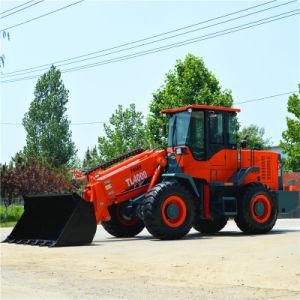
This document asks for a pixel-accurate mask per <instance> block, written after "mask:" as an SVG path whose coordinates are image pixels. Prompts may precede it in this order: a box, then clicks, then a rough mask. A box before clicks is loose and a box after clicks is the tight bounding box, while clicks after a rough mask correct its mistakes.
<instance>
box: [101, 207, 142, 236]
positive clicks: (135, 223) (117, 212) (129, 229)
mask: <svg viewBox="0 0 300 300" xmlns="http://www.w3.org/2000/svg"><path fill="white" fill-rule="evenodd" d="M108 210H109V213H110V216H111V220H110V221H107V222H101V225H102V226H103V228H104V229H105V230H106V231H107V232H108V233H109V234H111V235H113V236H115V237H133V236H135V235H137V234H139V233H140V232H141V231H142V230H143V229H144V223H143V221H141V220H140V219H139V218H138V217H136V216H129V215H128V214H127V213H126V205H124V204H116V205H112V206H110V207H109V208H108Z"/></svg>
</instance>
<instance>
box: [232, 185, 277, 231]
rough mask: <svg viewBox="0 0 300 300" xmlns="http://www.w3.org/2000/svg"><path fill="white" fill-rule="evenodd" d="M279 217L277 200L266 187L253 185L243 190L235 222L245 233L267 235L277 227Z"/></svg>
mask: <svg viewBox="0 0 300 300" xmlns="http://www.w3.org/2000/svg"><path fill="white" fill-rule="evenodd" d="M277 215H278V204H277V201H276V198H275V197H274V195H273V194H272V193H271V192H270V191H269V190H268V189H267V188H266V186H264V185H262V184H260V183H251V184H249V185H248V186H246V187H245V188H244V189H243V190H242V192H241V196H240V199H239V202H238V215H237V216H236V217H235V222H236V224H237V226H238V227H239V228H240V229H241V230H242V231H243V232H245V233H249V234H260V233H267V232H269V231H270V230H271V229H272V228H273V226H274V225H275V222H276V220H277Z"/></svg>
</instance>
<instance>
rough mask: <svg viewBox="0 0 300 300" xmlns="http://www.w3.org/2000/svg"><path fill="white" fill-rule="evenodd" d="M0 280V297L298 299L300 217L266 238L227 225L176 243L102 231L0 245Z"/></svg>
mask: <svg viewBox="0 0 300 300" xmlns="http://www.w3.org/2000/svg"><path fill="white" fill-rule="evenodd" d="M10 230H11V229H1V237H2V239H3V238H4V237H5V236H6V235H7V234H8V233H9V232H10ZM1 277H2V278H1V279H2V280H1V298H2V299H29V298H30V299H40V298H42V297H44V298H45V299H78V298H81V299H95V298H98V299H99V298H101V299H153V298H154V297H155V298H156V299H174V298H175V299H176V298H178V299H273V298H274V299H275V298H276V299H300V219H281V220H278V222H277V224H276V226H275V228H274V230H273V231H272V232H271V233H269V234H267V235H255V236H246V235H243V234H241V233H240V232H239V230H238V228H237V227H236V226H235V224H234V222H232V221H230V222H229V223H228V225H227V226H226V227H225V228H224V229H223V230H222V231H221V232H220V233H219V234H217V235H214V236H202V235H201V234H199V233H197V232H195V231H191V233H190V234H189V235H188V236H187V237H186V238H185V239H183V240H178V241H157V240H155V239H153V238H152V237H151V236H150V235H149V234H148V233H147V231H143V232H142V233H141V234H140V235H138V236H137V237H136V238H132V239H116V238H112V237H111V236H109V235H108V234H107V233H105V231H104V230H103V229H102V227H101V226H99V227H98V231H97V234H96V236H95V239H94V243H93V244H92V245H91V246H85V247H67V248H46V247H33V246H24V245H13V244H1Z"/></svg>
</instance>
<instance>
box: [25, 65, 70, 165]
mask: <svg viewBox="0 0 300 300" xmlns="http://www.w3.org/2000/svg"><path fill="white" fill-rule="evenodd" d="M68 94H69V91H68V90H67V89H66V88H65V86H64V84H63V81H62V79H61V73H60V71H59V70H58V69H56V68H55V67H54V66H51V68H50V70H49V71H48V72H47V73H45V74H43V75H42V76H41V77H40V78H39V80H38V82H37V84H36V86H35V91H34V100H33V101H32V102H31V104H30V107H29V111H28V112H27V113H26V114H25V116H24V118H23V125H24V128H25V130H26V132H27V136H26V146H25V148H24V154H25V156H26V157H27V158H29V159H37V160H39V161H42V162H46V163H48V164H49V165H50V166H52V167H54V168H60V167H65V166H66V167H68V166H70V164H72V160H73V159H74V157H75V154H76V149H75V145H74V143H73V142H72V139H71V131H70V129H69V125H70V122H69V121H68V118H67V116H66V110H67V108H66V104H67V103H68Z"/></svg>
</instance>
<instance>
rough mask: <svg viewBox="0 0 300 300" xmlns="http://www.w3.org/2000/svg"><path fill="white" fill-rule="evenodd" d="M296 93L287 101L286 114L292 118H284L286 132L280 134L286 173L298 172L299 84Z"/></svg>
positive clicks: (299, 166) (299, 135)
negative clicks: (284, 155)
mask: <svg viewBox="0 0 300 300" xmlns="http://www.w3.org/2000/svg"><path fill="white" fill-rule="evenodd" d="M298 89H299V92H298V93H294V94H292V95H291V96H290V97H289V100H288V106H287V109H288V112H289V113H290V114H292V115H293V118H289V117H287V118H286V122H287V130H285V131H284V132H283V133H282V140H281V142H280V146H281V147H282V148H283V150H284V153H287V155H288V157H287V159H286V160H285V164H284V168H285V169H286V170H287V171H294V172H295V171H300V97H299V93H300V83H299V84H298Z"/></svg>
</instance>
